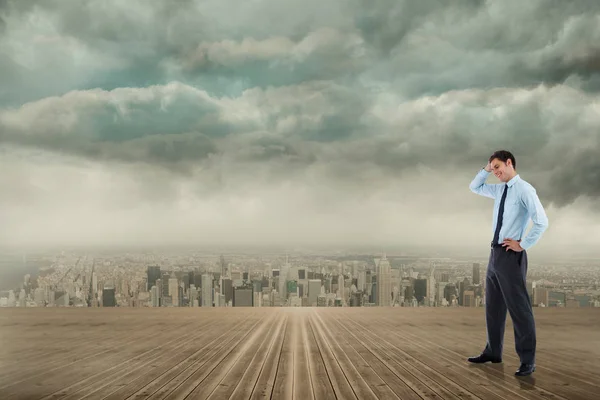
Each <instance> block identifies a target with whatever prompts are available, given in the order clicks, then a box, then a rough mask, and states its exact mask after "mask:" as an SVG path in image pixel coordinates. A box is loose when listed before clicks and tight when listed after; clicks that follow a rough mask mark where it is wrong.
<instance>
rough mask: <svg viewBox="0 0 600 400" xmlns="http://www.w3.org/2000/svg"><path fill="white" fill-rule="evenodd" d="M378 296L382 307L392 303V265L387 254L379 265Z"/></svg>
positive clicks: (379, 304)
mask: <svg viewBox="0 0 600 400" xmlns="http://www.w3.org/2000/svg"><path fill="white" fill-rule="evenodd" d="M377 298H378V304H377V305H378V306H380V307H389V306H391V305H392V267H391V265H390V262H389V260H388V259H387V257H386V256H385V254H384V255H383V257H382V258H381V259H380V260H379V265H378V266H377Z"/></svg>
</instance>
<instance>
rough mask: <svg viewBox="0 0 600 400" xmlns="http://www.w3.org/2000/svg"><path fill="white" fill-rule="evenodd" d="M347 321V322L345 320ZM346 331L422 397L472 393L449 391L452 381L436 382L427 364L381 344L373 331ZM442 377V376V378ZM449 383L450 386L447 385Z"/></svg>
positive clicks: (468, 395) (440, 397) (436, 375)
mask: <svg viewBox="0 0 600 400" xmlns="http://www.w3.org/2000/svg"><path fill="white" fill-rule="evenodd" d="M347 323H349V322H347ZM348 333H349V334H350V335H352V336H354V337H355V338H357V340H360V341H362V342H363V343H365V344H366V346H367V348H368V350H369V351H370V352H371V354H373V356H375V357H377V359H379V360H380V362H381V363H382V364H384V365H385V366H386V367H387V368H388V369H389V370H390V371H391V372H392V373H393V374H394V375H395V376H396V377H397V379H399V380H401V381H402V382H404V384H406V385H407V386H408V387H410V389H411V390H412V391H413V392H415V393H417V394H418V395H419V396H420V397H422V398H424V399H455V398H459V397H458V396H457V395H455V393H454V391H456V393H459V394H460V395H462V396H464V397H465V398H472V397H473V395H472V394H470V393H469V392H467V391H465V390H464V388H462V387H459V386H456V385H455V387H454V388H453V389H454V390H453V391H451V389H450V388H452V385H453V384H454V383H453V382H451V381H449V382H445V383H446V384H442V383H438V382H437V381H438V380H439V379H440V376H439V374H438V373H437V372H435V371H433V370H432V369H431V368H429V367H428V366H426V365H425V366H422V365H418V363H415V362H414V360H413V359H412V358H411V357H406V355H403V354H401V353H400V352H398V351H396V350H395V349H393V348H390V347H389V346H386V345H384V344H383V342H382V341H380V340H379V339H378V336H377V335H376V334H375V333H374V332H369V330H364V329H362V328H361V329H352V328H349V329H348ZM442 379H444V378H442ZM448 384H450V386H448Z"/></svg>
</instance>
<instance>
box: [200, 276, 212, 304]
mask: <svg viewBox="0 0 600 400" xmlns="http://www.w3.org/2000/svg"><path fill="white" fill-rule="evenodd" d="M212 306H213V284H212V275H210V274H204V275H202V307H212Z"/></svg>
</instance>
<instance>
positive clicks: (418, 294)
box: [414, 278, 427, 304]
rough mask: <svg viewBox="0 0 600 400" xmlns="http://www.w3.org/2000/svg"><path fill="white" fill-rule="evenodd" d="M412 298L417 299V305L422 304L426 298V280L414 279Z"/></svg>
mask: <svg viewBox="0 0 600 400" xmlns="http://www.w3.org/2000/svg"><path fill="white" fill-rule="evenodd" d="M414 296H415V298H416V299H417V303H419V304H421V303H423V300H424V299H425V298H426V297H427V279H424V278H420V279H415V292H414Z"/></svg>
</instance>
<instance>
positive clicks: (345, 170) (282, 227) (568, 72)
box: [0, 0, 600, 254]
mask: <svg viewBox="0 0 600 400" xmlns="http://www.w3.org/2000/svg"><path fill="white" fill-rule="evenodd" d="M440 3H444V2H439V1H423V0H421V1H409V0H406V1H397V0H382V1H377V2H372V1H366V0H365V1H360V0H353V1H352V0H347V1H338V0H335V1H334V0H331V1H326V2H321V1H316V0H286V1H281V0H263V1H260V0H258V1H248V0H244V1H230V0H214V1H213V0H208V1H206V0H203V1H193V0H185V1H177V2H158V1H156V2H154V1H152V2H149V1H146V0H127V1H123V0H119V1H116V0H115V1H109V0H98V1H82V0H43V1H42V0H39V1H18V0H8V1H7V0H0V222H1V223H0V241H2V242H4V243H5V244H27V245H36V244H39V245H42V244H43V245H48V244H51V245H52V244H57V245H63V244H72V245H76V244H85V245H89V244H92V245H93V244H103V245H106V244H153V243H163V244H168V243H178V244H182V243H185V244H193V243H227V244H237V243H245V244H252V243H256V244H261V245H264V244H269V243H274V244H282V243H283V244H288V243H289V244H294V243H298V244H300V243H302V244H311V243H318V244H327V243H331V245H332V246H333V245H339V244H349V245H351V244H361V245H371V244H372V245H373V249H374V250H377V251H378V250H380V249H384V248H385V246H392V245H394V246H404V245H406V246H410V245H415V244H420V245H423V244H430V245H431V246H441V245H447V246H457V247H472V248H475V249H477V248H481V249H483V251H486V246H487V245H488V244H489V242H490V240H491V237H492V235H493V232H492V207H493V201H492V200H491V199H486V198H484V197H480V196H477V195H475V194H473V193H471V192H470V191H469V188H468V186H469V183H470V182H471V180H472V179H473V177H474V176H475V174H476V173H477V172H478V170H479V169H480V168H482V167H483V166H484V165H485V164H486V162H487V159H488V157H489V156H490V154H491V153H492V152H493V151H494V150H499V149H508V150H510V151H512V152H513V153H514V154H515V156H516V158H517V167H518V168H517V170H518V172H519V173H520V175H521V177H522V178H523V179H525V180H527V181H528V182H530V183H531V184H533V185H534V186H535V187H536V189H537V191H538V194H539V196H540V199H541V201H542V204H543V205H544V207H545V208H546V211H547V214H548V217H549V220H550V228H549V230H548V231H547V232H546V233H545V234H544V236H543V238H542V240H541V241H540V242H539V243H538V245H536V246H534V248H532V249H531V250H530V252H531V253H533V252H540V253H541V252H544V253H545V254H548V253H549V252H558V254H560V253H561V252H563V251H571V250H573V249H584V248H586V247H588V248H596V247H597V243H598V242H599V241H600V207H599V206H598V204H599V203H598V197H599V196H600V157H599V156H598V155H599V154H600V148H599V147H600V140H599V139H600V45H599V43H600V2H598V1H596V0H587V1H583V0H575V1H569V2H565V1H558V0H556V1H550V0H544V1H542V0H529V1H527V2H523V1H516V0H510V1H495V2H491V1H487V2H486V1H477V0H461V1H453V2H447V3H448V4H449V5H448V6H440ZM160 4H162V5H160ZM488 182H491V183H494V182H498V181H497V180H496V178H494V177H490V179H489V181H488Z"/></svg>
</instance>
